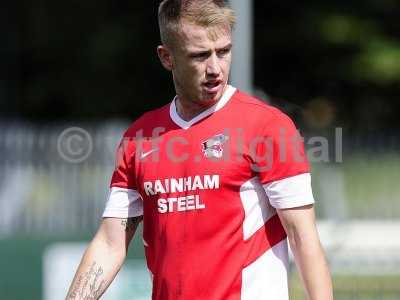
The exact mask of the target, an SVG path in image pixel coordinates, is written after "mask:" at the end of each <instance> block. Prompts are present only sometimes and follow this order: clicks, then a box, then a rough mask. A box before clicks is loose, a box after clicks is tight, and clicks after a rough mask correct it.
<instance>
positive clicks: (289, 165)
mask: <svg viewBox="0 0 400 300" xmlns="http://www.w3.org/2000/svg"><path fill="white" fill-rule="evenodd" d="M273 113H274V117H273V118H271V119H270V120H269V122H265V123H266V124H265V125H264V126H263V127H262V132H261V137H262V138H261V139H260V141H259V142H258V143H257V146H256V151H255V152H256V155H255V170H256V172H257V173H258V176H259V178H260V181H261V183H262V185H263V187H264V189H265V192H266V194H267V196H268V198H269V201H270V203H271V205H272V206H273V207H275V208H278V209H284V208H292V207H299V206H304V205H308V204H312V203H314V197H313V194H312V188H311V176H310V167H309V163H308V160H307V157H306V154H305V151H304V141H303V138H302V137H301V136H300V134H299V132H298V131H297V129H296V127H295V125H294V124H293V122H292V120H291V119H290V118H289V117H288V116H287V115H285V114H283V113H282V112H280V111H279V110H276V111H275V109H274V111H273Z"/></svg>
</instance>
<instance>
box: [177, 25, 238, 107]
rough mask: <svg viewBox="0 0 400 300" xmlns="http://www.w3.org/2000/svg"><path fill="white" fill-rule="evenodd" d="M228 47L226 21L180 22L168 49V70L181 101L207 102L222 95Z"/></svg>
mask: <svg viewBox="0 0 400 300" xmlns="http://www.w3.org/2000/svg"><path fill="white" fill-rule="evenodd" d="M231 48H232V39H231V29H230V27H229V26H228V25H219V26H213V27H202V26H198V25H194V24H191V23H189V22H185V21H182V22H181V31H180V32H179V33H177V38H176V43H175V45H174V47H173V49H171V61H172V66H171V70H172V74H173V78H174V84H175V89H176V92H177V94H178V95H180V96H181V97H182V98H184V99H182V100H183V101H188V102H192V103H196V104H197V105H200V106H202V105H204V106H208V105H210V104H213V103H215V102H217V101H218V100H219V99H220V98H221V96H222V94H223V93H224V90H225V88H226V85H227V82H228V76H229V70H230V65H231Z"/></svg>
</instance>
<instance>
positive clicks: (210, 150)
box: [202, 134, 229, 158]
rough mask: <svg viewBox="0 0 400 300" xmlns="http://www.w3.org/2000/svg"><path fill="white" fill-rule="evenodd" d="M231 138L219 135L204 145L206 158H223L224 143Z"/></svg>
mask: <svg viewBox="0 0 400 300" xmlns="http://www.w3.org/2000/svg"><path fill="white" fill-rule="evenodd" d="M227 140H229V136H227V135H224V134H217V135H215V136H213V137H212V138H209V139H208V140H206V141H205V142H203V143H202V150H203V154H204V156H205V157H206V158H221V157H222V155H223V154H224V143H225V142H226V141H227Z"/></svg>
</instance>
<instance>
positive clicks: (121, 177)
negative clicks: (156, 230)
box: [103, 134, 143, 218]
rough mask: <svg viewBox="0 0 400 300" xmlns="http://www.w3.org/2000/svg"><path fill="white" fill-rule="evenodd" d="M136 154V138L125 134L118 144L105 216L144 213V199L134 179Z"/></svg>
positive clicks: (115, 216) (119, 216)
mask: <svg viewBox="0 0 400 300" xmlns="http://www.w3.org/2000/svg"><path fill="white" fill-rule="evenodd" d="M134 155H135V143H134V140H133V139H131V138H129V137H128V136H127V135H126V134H125V135H124V137H123V138H122V140H121V142H120V144H119V146H118V150H117V154H116V159H115V169H114V172H113V175H112V178H111V184H110V192H109V194H108V200H107V203H106V207H105V210H104V213H103V218H105V217H114V218H131V217H138V216H141V215H143V200H142V197H141V196H140V194H139V192H138V191H137V188H136V185H135V180H134V170H135V169H134V165H133V163H134Z"/></svg>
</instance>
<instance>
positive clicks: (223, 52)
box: [218, 49, 230, 55]
mask: <svg viewBox="0 0 400 300" xmlns="http://www.w3.org/2000/svg"><path fill="white" fill-rule="evenodd" d="M229 52H230V49H223V50H220V51H218V54H219V55H226V54H228V53H229Z"/></svg>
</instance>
